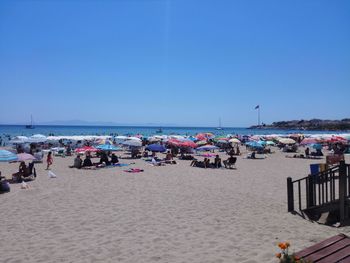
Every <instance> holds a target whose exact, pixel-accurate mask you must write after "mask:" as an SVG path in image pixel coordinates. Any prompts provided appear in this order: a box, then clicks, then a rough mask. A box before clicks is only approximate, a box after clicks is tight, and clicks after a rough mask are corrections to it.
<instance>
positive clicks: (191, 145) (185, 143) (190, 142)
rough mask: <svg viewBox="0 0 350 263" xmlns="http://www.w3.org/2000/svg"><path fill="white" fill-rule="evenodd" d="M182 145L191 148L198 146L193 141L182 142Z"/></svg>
mask: <svg viewBox="0 0 350 263" xmlns="http://www.w3.org/2000/svg"><path fill="white" fill-rule="evenodd" d="M179 145H180V147H189V148H196V147H197V144H196V143H194V142H192V141H185V142H180V144H179Z"/></svg>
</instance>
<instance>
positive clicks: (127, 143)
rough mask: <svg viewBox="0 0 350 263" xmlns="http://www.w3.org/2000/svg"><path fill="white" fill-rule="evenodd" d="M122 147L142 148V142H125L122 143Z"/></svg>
mask: <svg viewBox="0 0 350 263" xmlns="http://www.w3.org/2000/svg"><path fill="white" fill-rule="evenodd" d="M122 144H123V145H126V146H136V147H141V146H142V142H141V140H139V141H138V140H126V141H124V142H122Z"/></svg>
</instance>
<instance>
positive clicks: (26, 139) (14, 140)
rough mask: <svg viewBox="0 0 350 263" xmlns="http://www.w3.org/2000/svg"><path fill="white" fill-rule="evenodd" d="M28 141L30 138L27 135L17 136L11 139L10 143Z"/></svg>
mask: <svg viewBox="0 0 350 263" xmlns="http://www.w3.org/2000/svg"><path fill="white" fill-rule="evenodd" d="M28 141H29V138H28V137H27V136H16V137H14V138H13V139H12V140H10V141H9V143H17V144H21V143H26V142H28Z"/></svg>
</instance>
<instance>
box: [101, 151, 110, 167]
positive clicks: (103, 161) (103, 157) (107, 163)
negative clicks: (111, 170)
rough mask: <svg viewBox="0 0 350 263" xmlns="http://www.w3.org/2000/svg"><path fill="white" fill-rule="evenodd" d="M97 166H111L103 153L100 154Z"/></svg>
mask: <svg viewBox="0 0 350 263" xmlns="http://www.w3.org/2000/svg"><path fill="white" fill-rule="evenodd" d="M99 164H105V165H111V162H110V161H109V160H108V156H107V154H106V153H105V152H102V154H101V158H100V162H99Z"/></svg>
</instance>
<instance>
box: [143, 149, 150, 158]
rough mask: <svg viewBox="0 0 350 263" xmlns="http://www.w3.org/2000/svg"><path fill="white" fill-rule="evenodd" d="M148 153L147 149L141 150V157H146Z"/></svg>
mask: <svg viewBox="0 0 350 263" xmlns="http://www.w3.org/2000/svg"><path fill="white" fill-rule="evenodd" d="M148 155H149V153H148V151H147V150H145V151H144V152H143V154H142V157H145V158H147V157H148Z"/></svg>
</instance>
